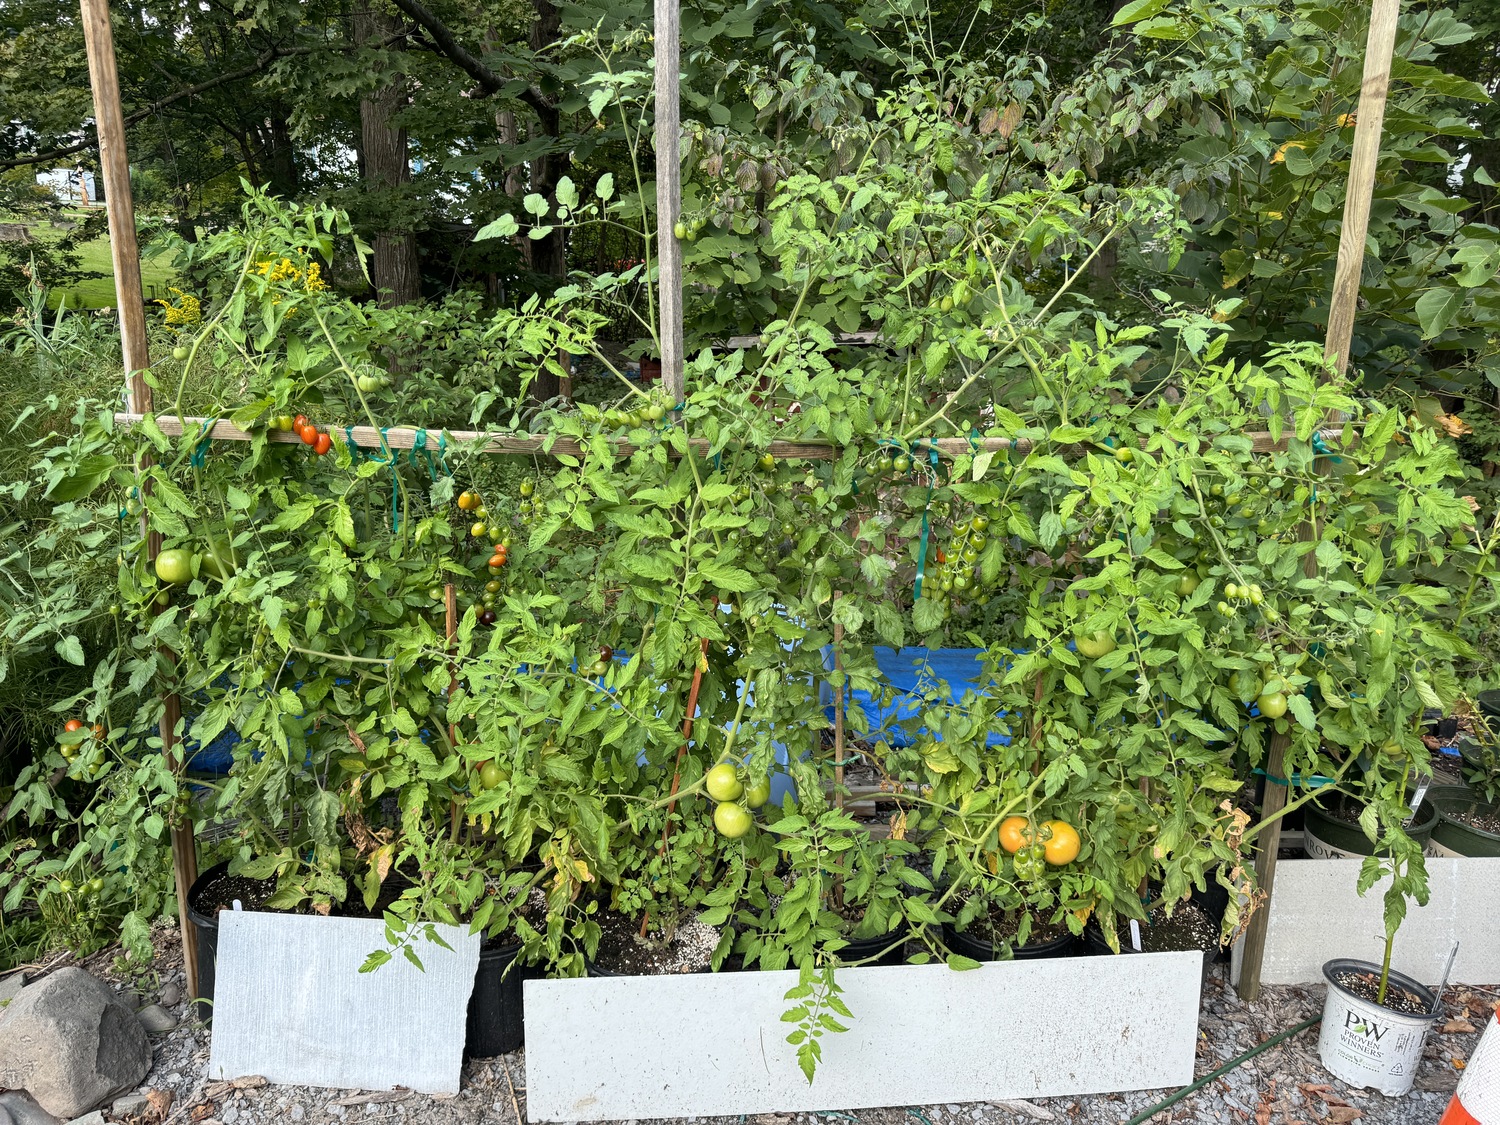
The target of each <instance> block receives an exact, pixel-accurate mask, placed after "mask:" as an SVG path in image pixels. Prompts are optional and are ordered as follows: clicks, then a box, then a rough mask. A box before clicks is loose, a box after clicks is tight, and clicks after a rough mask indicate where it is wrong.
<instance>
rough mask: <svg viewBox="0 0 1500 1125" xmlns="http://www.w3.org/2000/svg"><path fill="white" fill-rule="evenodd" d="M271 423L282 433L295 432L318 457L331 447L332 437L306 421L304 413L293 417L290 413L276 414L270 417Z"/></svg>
mask: <svg viewBox="0 0 1500 1125" xmlns="http://www.w3.org/2000/svg"><path fill="white" fill-rule="evenodd" d="M272 425H274V426H275V427H276V429H278V430H280V431H281V432H282V433H284V434H296V435H297V437H298V438H299V439H301V441H302V444H303V445H310V446H312V451H313V452H314V453H316V454H317V455H318V456H319V457H322V456H323V455H324V454H326V453H327V452H328V451H329V450H330V449H332V448H333V438H331V437H329V436H328V434H327V433H325V432H324V431H322V430H320V429H318V427H317V426H315V425H313V424H312V422H310V421H308V418H307V415H306V414H298V415H297V416H296V417H295V418H294V417H292V416H291V415H290V414H278V415H277V416H276V417H275V418H273V419H272Z"/></svg>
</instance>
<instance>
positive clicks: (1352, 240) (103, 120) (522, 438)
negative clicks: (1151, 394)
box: [79, 0, 1401, 999]
mask: <svg viewBox="0 0 1500 1125" xmlns="http://www.w3.org/2000/svg"><path fill="white" fill-rule="evenodd" d="M79 2H80V8H81V11H82V17H83V28H84V38H85V43H86V47H87V52H88V60H89V78H90V82H91V84H92V87H93V95H94V107H95V120H96V123H97V128H98V133H99V153H100V165H101V170H102V173H103V180H104V185H105V191H106V194H107V200H106V202H107V207H108V212H109V228H110V248H111V255H112V257H113V260H114V270H115V291H116V301H117V305H118V309H119V316H120V336H121V345H122V351H123V358H124V363H125V370H126V373H127V378H128V380H129V383H130V396H129V398H130V401H129V406H130V409H129V410H128V411H125V412H121V413H118V414H116V415H115V420H116V422H117V423H118V424H120V425H125V426H130V425H135V424H138V423H140V422H141V421H142V420H143V419H144V418H145V417H146V416H147V415H148V414H150V413H151V412H152V400H151V390H150V387H149V386H147V384H146V382H145V380H144V378H143V375H144V373H145V371H146V370H147V368H148V367H149V366H150V355H149V350H148V343H147V335H146V326H145V315H144V308H143V305H142V287H141V270H140V248H139V245H138V243H137V240H136V233H135V212H134V206H133V203H132V200H131V193H130V176H129V163H128V159H127V154H126V146H125V124H124V117H123V114H122V111H121V105H120V88H119V76H118V72H117V69H116V65H115V54H114V43H113V36H112V33H111V30H110V23H109V2H108V0H79ZM1400 5H1401V0H1372V3H1371V11H1370V28H1369V35H1368V40H1367V44H1366V57H1365V64H1364V79H1363V86H1362V88H1361V93H1360V101H1359V109H1358V116H1357V119H1356V126H1355V132H1354V145H1353V152H1352V155H1351V159H1350V167H1349V187H1348V192H1347V195H1346V199H1345V208H1344V219H1343V226H1342V230H1341V232H1340V241H1339V253H1338V263H1337V270H1336V274H1335V278H1334V284H1333V293H1332V298H1331V303H1330V309H1329V320H1328V333H1327V338H1326V341H1325V345H1324V346H1325V351H1326V352H1327V354H1328V355H1329V356H1330V357H1331V358H1332V359H1333V360H1334V362H1335V364H1336V365H1337V368H1338V370H1339V371H1340V372H1341V373H1342V372H1343V371H1344V370H1345V369H1346V367H1347V366H1348V350H1349V343H1350V339H1351V337H1352V333H1353V326H1354V319H1355V315H1356V311H1357V301H1358V296H1359V278H1360V273H1361V271H1362V268H1363V262H1364V250H1365V235H1366V231H1367V229H1368V223H1369V215H1370V205H1371V199H1372V196H1373V192H1374V186H1375V171H1376V164H1377V161H1378V158H1379V152H1380V134H1381V129H1382V125H1383V121H1384V114H1385V102H1386V96H1387V93H1388V91H1389V87H1390V73H1391V61H1392V57H1393V55H1394V50H1395V38H1396V29H1397V20H1398V17H1399V15H1400ZM678 19H679V0H655V20H656V29H655V30H656V34H655V46H654V53H655V69H656V75H655V82H656V100H657V119H656V127H657V135H656V161H657V167H656V173H657V175H656V195H657V211H658V222H657V252H658V262H659V272H658V295H659V300H658V305H659V310H660V326H659V333H658V334H659V338H660V340H661V350H662V378H663V385H664V388H665V389H666V390H667V392H668V393H669V394H670V395H671V396H672V401H674V402H681V401H682V400H683V395H684V386H683V379H684V371H683V366H684V365H683V360H684V356H683V322H682V253H681V247H680V246H679V245H678V244H677V240H676V238H675V237H674V235H673V225H674V224H675V222H676V220H677V217H678V215H679V214H680V212H681V183H680V177H681V159H680V152H681V147H680V146H681V121H680V112H681V105H680V100H679V80H680V55H679V23H678ZM734 343H735V342H733V341H732V342H731V343H730V346H734ZM155 421H156V424H157V426H158V427H159V428H160V429H161V431H162V432H163V433H164V434H166V435H168V436H181V435H182V434H183V433H185V432H192V433H199V434H201V436H202V438H203V439H205V440H212V441H249V440H252V439H253V438H254V437H255V435H254V434H252V433H250V432H248V431H246V430H243V429H241V428H240V427H237V426H235V425H233V424H232V423H230V422H227V421H223V420H210V419H205V418H178V417H157V418H156V419H155ZM340 428H342V427H340ZM427 432H428V431H425V430H420V429H416V428H409V427H394V428H390V429H384V430H376V429H375V428H373V427H369V426H353V427H349V429H348V434H349V436H350V437H351V438H352V439H353V440H354V442H355V443H356V444H358V445H360V446H361V447H363V448H379V447H381V446H382V444H383V445H384V446H385V447H386V448H388V449H411V448H413V447H414V446H415V444H416V441H417V435H418V434H419V433H421V434H426V433H427ZM1340 432H1341V431H1340V430H1339V429H1338V428H1332V429H1328V430H1324V431H1322V434H1323V436H1324V439H1325V440H1326V441H1331V440H1333V439H1335V438H1336V437H1337V436H1338V435H1339V434H1340ZM447 436H449V437H451V438H452V439H454V440H455V441H458V442H473V441H477V440H478V439H480V438H485V439H486V444H485V446H484V451H485V452H487V453H512V454H536V455H551V456H557V455H564V454H566V455H576V454H577V453H578V452H579V448H578V446H577V443H575V442H572V441H569V440H566V439H561V438H556V439H553V438H549V437H547V436H543V435H531V434H486V433H479V432H460V431H448V432H447ZM1248 436H1250V437H1251V439H1252V441H1253V443H1254V452H1257V453H1267V452H1272V451H1275V450H1279V449H1285V448H1286V445H1287V443H1286V440H1285V439H1283V440H1282V441H1276V440H1275V439H1273V438H1272V436H1271V435H1270V434H1269V433H1257V434H1251V435H1248ZM268 437H269V439H270V440H272V441H276V442H286V443H293V442H296V441H297V440H298V439H297V437H296V435H294V434H288V433H280V432H276V431H272V432H271V433H269V435H268ZM614 444H615V448H616V450H617V451H618V452H619V453H620V454H621V455H622V456H624V455H627V454H628V453H629V452H630V451H631V450H632V449H633V448H634V447H633V446H631V445H630V444H629V443H627V442H623V441H621V442H616V443H614ZM692 444H693V445H694V446H695V447H697V448H704V449H706V448H707V447H708V443H707V442H706V441H699V440H694V441H693V443H692ZM923 444H924V445H935V446H936V448H937V449H938V451H939V453H940V454H943V455H946V456H949V457H954V456H958V455H961V454H965V453H970V452H978V451H982V450H993V451H1002V450H1010V449H1016V450H1018V451H1025V450H1026V449H1029V448H1030V447H1031V443H1030V442H1027V441H1024V440H1022V441H1014V442H1013V441H1011V440H1010V439H1007V438H984V439H980V440H977V441H972V442H971V441H970V440H968V439H966V438H940V439H937V440H936V441H933V442H926V441H924V442H923ZM770 448H771V452H772V453H773V454H775V455H777V456H781V457H792V458H802V459H807V460H830V459H833V458H835V457H837V456H839V454H840V453H841V452H842V450H841V447H837V446H835V445H834V444H832V443H827V444H822V443H806V442H774V443H772V445H771V447H770ZM143 467H144V465H143ZM141 527H142V532H143V534H146V535H147V555H148V559H151V558H154V557H155V555H156V554H157V552H158V551H159V550H160V548H161V537H160V536H159V535H156V534H150V533H149V528H148V527H147V524H146V518H145V515H144V513H143V515H142V524H141ZM1316 531H1317V528H1316V527H1315V526H1312V525H1309V526H1308V527H1307V528H1305V534H1306V535H1308V536H1309V537H1312V536H1315V535H1316ZM1308 557H1309V566H1315V565H1316V564H1315V562H1313V561H1312V556H1311V555H1309V556H1308ZM450 599H451V592H450ZM450 606H451V601H450ZM450 616H451V608H450ZM168 655H169V656H170V654H168ZM163 703H164V711H163V717H162V722H161V736H162V748H163V753H164V754H165V755H166V756H167V759H168V761H169V762H172V763H174V764H175V762H176V755H175V746H176V724H177V721H178V718H179V717H180V713H181V708H180V703H179V701H178V699H177V696H176V695H175V694H170V693H169V694H168V695H166V696H165V697H164V699H163ZM838 725H839V727H840V728H842V722H839V723H838ZM1288 744H1289V740H1288V739H1287V738H1286V737H1285V736H1277V737H1276V738H1274V739H1273V740H1272V743H1271V747H1270V752H1269V757H1268V760H1267V763H1266V771H1267V773H1268V774H1271V775H1275V776H1279V775H1280V773H1281V770H1282V762H1283V754H1284V752H1285V750H1286V747H1287V745H1288ZM840 760H842V757H841V756H840ZM1285 802H1286V792H1285V790H1284V789H1283V788H1281V787H1278V786H1275V785H1270V786H1268V787H1267V790H1266V795H1265V800H1264V804H1263V813H1264V814H1270V813H1275V812H1279V811H1280V810H1281V809H1282V808H1283V807H1284V806H1285ZM1280 836H1281V831H1280V821H1279V820H1276V821H1273V822H1272V824H1271V825H1270V826H1269V827H1268V829H1267V830H1266V831H1265V832H1263V833H1261V836H1260V841H1259V851H1258V854H1257V860H1256V874H1257V876H1258V882H1259V884H1260V886H1261V888H1262V890H1263V891H1264V892H1265V893H1266V894H1267V895H1269V894H1270V893H1271V889H1272V886H1273V884H1274V880H1275V871H1276V852H1277V848H1278V847H1279V845H1280ZM172 854H173V869H174V878H175V881H176V889H177V899H178V911H179V921H180V924H181V930H182V938H183V943H182V944H183V958H184V963H185V967H186V971H187V984H188V992H189V994H190V995H196V991H197V977H198V972H197V956H196V943H195V941H194V931H193V927H192V924H191V922H190V920H189V918H188V914H187V891H188V888H189V886H190V885H191V883H192V881H193V880H194V878H196V872H197V854H196V850H195V847H194V842H193V838H192V831H191V828H190V827H189V826H187V825H182V824H179V825H177V826H175V827H174V828H173V829H172ZM1268 915H1269V912H1268V911H1265V910H1262V911H1258V912H1257V913H1256V914H1255V916H1254V917H1253V918H1252V920H1251V922H1250V925H1249V928H1248V930H1247V933H1246V937H1245V959H1244V969H1243V971H1242V973H1241V978H1240V985H1239V990H1240V993H1241V995H1242V996H1243V997H1245V998H1246V999H1253V998H1254V997H1255V996H1256V995H1257V994H1258V993H1259V990H1260V963H1261V957H1262V954H1263V952H1264V948H1265V926H1266V921H1267V918H1268Z"/></svg>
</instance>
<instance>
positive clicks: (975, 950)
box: [943, 922, 1078, 961]
mask: <svg viewBox="0 0 1500 1125" xmlns="http://www.w3.org/2000/svg"><path fill="white" fill-rule="evenodd" d="M943 944H944V945H946V946H947V947H948V948H949V949H950V950H952V951H953V952H954V953H957V954H960V955H961V956H964V957H972V958H973V959H974V960H975V961H998V960H1000V958H999V957H998V956H997V954H998V953H999V950H998V949H997V948H996V946H995V944H994V943H993V942H988V941H985V940H983V939H982V938H976V937H970V936H969V935H968V934H966V933H964V932H963V931H962V930H956V929H954V928H953V923H951V922H944V923H943ZM1077 946H1078V939H1077V938H1075V937H1074V936H1073V935H1072V934H1071V933H1065V934H1063V935H1061V936H1060V937H1055V938H1053V939H1052V940H1051V941H1035V942H1031V943H1030V944H1029V945H1017V946H1013V947H1012V957H1014V959H1015V960H1017V961H1032V960H1036V959H1038V958H1042V957H1071V956H1073V954H1074V952H1075V951H1076V949H1077Z"/></svg>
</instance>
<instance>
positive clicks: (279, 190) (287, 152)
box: [261, 106, 302, 199]
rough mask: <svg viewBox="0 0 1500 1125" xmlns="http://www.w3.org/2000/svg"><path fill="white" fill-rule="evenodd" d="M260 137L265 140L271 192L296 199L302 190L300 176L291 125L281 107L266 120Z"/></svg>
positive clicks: (267, 171) (267, 173) (267, 172)
mask: <svg viewBox="0 0 1500 1125" xmlns="http://www.w3.org/2000/svg"><path fill="white" fill-rule="evenodd" d="M261 135H262V136H263V137H264V138H265V145H264V149H265V154H266V157H265V160H266V175H267V176H268V177H269V178H270V185H271V190H272V191H273V192H275V193H276V194H277V195H280V196H283V197H285V198H288V199H294V198H296V196H297V195H298V193H299V192H300V191H301V189H302V175H301V173H300V172H299V171H298V168H297V150H296V147H295V146H294V145H293V144H292V129H291V125H290V124H289V123H288V121H287V119H286V115H285V114H284V113H283V112H282V110H281V107H279V106H278V107H276V110H275V112H274V114H273V116H271V117H268V118H267V119H266V125H265V128H264V129H263V130H262V131H261Z"/></svg>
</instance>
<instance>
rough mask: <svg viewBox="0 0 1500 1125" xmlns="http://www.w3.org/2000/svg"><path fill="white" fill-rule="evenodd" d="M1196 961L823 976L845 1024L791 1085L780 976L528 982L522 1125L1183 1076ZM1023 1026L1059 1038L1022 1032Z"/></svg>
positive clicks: (1153, 956) (916, 1101)
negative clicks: (1063, 1030) (1049, 1023)
mask: <svg viewBox="0 0 1500 1125" xmlns="http://www.w3.org/2000/svg"><path fill="white" fill-rule="evenodd" d="M1202 965H1203V959H1202V956H1201V955H1200V954H1195V953H1150V954H1131V955H1127V956H1118V957H1077V958H1061V959H1053V960H1037V961H1009V962H996V963H992V964H986V965H984V966H983V967H981V968H978V969H971V970H968V971H964V972H957V971H954V970H951V969H949V968H947V967H946V966H944V965H902V966H892V967H879V966H872V967H868V968H854V969H844V970H840V971H839V972H838V973H837V975H836V979H837V981H838V983H839V984H840V985H841V986H842V987H843V989H844V993H843V999H844V1001H845V1003H847V1004H848V1005H849V1008H850V1009H851V1010H852V1011H853V1013H854V1019H853V1020H852V1021H848V1020H844V1021H842V1022H844V1023H847V1024H849V1030H848V1031H846V1032H843V1033H840V1034H834V1033H830V1034H827V1035H825V1036H824V1037H823V1040H822V1043H823V1061H822V1063H821V1065H820V1066H819V1068H818V1072H817V1077H816V1079H815V1081H814V1082H813V1083H812V1084H811V1085H809V1084H808V1082H807V1079H806V1078H805V1077H804V1076H803V1074H802V1071H801V1070H800V1069H799V1068H798V1065H797V1059H796V1049H795V1048H794V1047H792V1046H791V1045H790V1044H788V1043H787V1042H786V1036H787V1034H788V1033H789V1032H790V1031H792V1030H793V1027H794V1026H795V1025H793V1024H788V1023H783V1022H782V1019H781V1015H782V1013H783V1012H784V1011H786V1010H787V1009H788V1008H789V1007H791V1003H790V1002H789V1001H787V1000H785V999H783V997H784V995H785V994H786V992H787V990H788V989H790V988H792V987H793V986H795V985H796V983H797V974H796V973H795V972H790V971H788V972H774V973H755V972H749V973H696V974H689V975H685V976H675V977H611V978H595V979H587V980H532V981H527V982H526V983H525V985H524V988H525V1001H526V1086H527V1090H526V1112H527V1117H528V1118H529V1119H530V1120H531V1121H595V1120H609V1119H615V1120H619V1119H628V1118H646V1117H687V1116H718V1115H728V1114H751V1113H773V1112H794V1111H811V1110H827V1109H860V1108H865V1107H871V1106H887V1105H925V1104H931V1103H933V1102H954V1101H983V1100H989V1099H1004V1098H1031V1097H1050V1096H1054V1095H1059V1094H1095V1093H1106V1092H1111V1091H1117V1090H1140V1089H1156V1088H1160V1087H1167V1086H1182V1085H1185V1084H1187V1083H1189V1082H1191V1081H1192V1079H1193V1048H1194V1043H1195V1040H1196V1036H1197V1029H1198V1002H1199V992H1200V989H1201V984H1202ZM1038 1013H1046V1017H1045V1018H1047V1019H1052V1018H1056V1019H1061V1020H1063V1021H1064V1022H1065V1023H1066V1024H1067V1026H1068V1034H1067V1035H1066V1036H1063V1037H1054V1038H1052V1039H1049V1038H1048V1037H1046V1036H1043V1035H1039V1034H1036V1033H1035V1032H1034V1031H1033V1030H1031V1029H1030V1028H1031V1024H1032V1022H1033V1021H1034V1020H1035V1019H1036V1018H1037V1016H1038Z"/></svg>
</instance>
